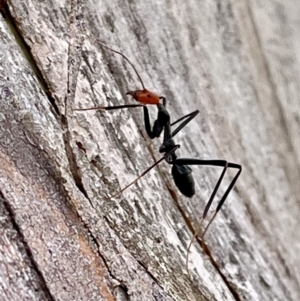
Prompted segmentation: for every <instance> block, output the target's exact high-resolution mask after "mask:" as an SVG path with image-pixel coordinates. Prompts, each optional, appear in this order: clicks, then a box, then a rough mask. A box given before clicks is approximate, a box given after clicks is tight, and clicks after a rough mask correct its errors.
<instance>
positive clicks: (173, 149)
mask: <svg viewBox="0 0 300 301" xmlns="http://www.w3.org/2000/svg"><path fill="white" fill-rule="evenodd" d="M178 148H180V145H174V147H173V148H172V149H171V150H170V151H169V152H168V153H166V154H165V155H164V156H163V157H161V158H160V159H159V160H158V161H156V162H155V163H154V164H152V165H151V166H150V167H148V168H147V169H146V170H145V171H144V172H143V173H142V174H140V175H139V176H138V177H137V178H136V179H135V180H134V181H132V182H131V183H129V184H128V185H126V186H125V187H124V188H122V189H121V190H120V191H118V192H117V193H115V194H114V195H113V196H111V198H114V197H116V196H118V195H120V194H121V193H122V192H123V191H124V190H126V189H127V188H128V187H130V186H131V185H133V184H135V183H136V182H137V181H138V180H139V179H140V178H142V177H143V176H144V175H145V174H147V173H148V172H149V171H150V170H151V169H152V168H154V167H155V166H156V165H158V164H159V163H160V162H161V161H162V160H164V159H166V158H167V157H168V156H170V155H172V154H173V153H174V152H175V151H176V150H177V149H178Z"/></svg>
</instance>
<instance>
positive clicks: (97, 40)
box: [92, 37, 146, 90]
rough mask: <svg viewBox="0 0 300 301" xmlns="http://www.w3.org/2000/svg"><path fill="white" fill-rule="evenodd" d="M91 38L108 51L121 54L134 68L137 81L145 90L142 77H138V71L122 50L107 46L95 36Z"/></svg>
mask: <svg viewBox="0 0 300 301" xmlns="http://www.w3.org/2000/svg"><path fill="white" fill-rule="evenodd" d="M92 39H94V40H95V41H96V42H97V43H99V44H101V45H102V46H103V47H105V48H107V49H109V50H110V51H112V52H115V53H117V54H119V55H121V56H122V57H123V59H124V60H125V61H126V62H127V63H128V64H129V65H130V66H131V67H132V69H133V70H134V72H135V74H136V75H137V77H138V78H139V81H140V83H141V85H142V87H143V90H146V88H145V85H144V83H143V80H142V78H141V77H140V75H139V73H138V72H137V70H136V68H135V67H134V65H133V64H132V63H131V61H130V60H129V59H128V58H127V56H126V55H125V54H123V53H122V52H120V51H117V50H115V49H113V48H111V47H109V46H107V45H106V44H105V43H104V42H102V41H100V40H99V39H98V38H96V37H92Z"/></svg>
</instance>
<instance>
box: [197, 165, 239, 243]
mask: <svg viewBox="0 0 300 301" xmlns="http://www.w3.org/2000/svg"><path fill="white" fill-rule="evenodd" d="M228 167H229V168H237V169H238V170H239V171H238V173H237V174H236V175H235V177H234V178H233V180H232V181H231V183H230V185H229V186H228V188H227V190H226V191H225V193H224V195H223V197H222V198H221V200H220V202H219V204H218V206H217V209H216V212H215V213H214V215H213V216H212V218H211V219H210V220H209V222H208V224H207V226H206V228H205V229H204V231H203V234H202V237H201V238H202V239H203V238H204V235H205V233H206V232H207V230H208V228H209V226H210V225H211V223H212V222H213V220H214V219H215V217H216V215H217V214H218V212H219V211H220V210H221V207H222V206H223V204H224V202H225V200H226V198H227V196H228V194H229V192H230V191H231V189H232V188H233V186H234V185H235V182H236V181H237V179H238V177H239V176H240V174H241V172H242V166H241V165H239V164H234V163H228Z"/></svg>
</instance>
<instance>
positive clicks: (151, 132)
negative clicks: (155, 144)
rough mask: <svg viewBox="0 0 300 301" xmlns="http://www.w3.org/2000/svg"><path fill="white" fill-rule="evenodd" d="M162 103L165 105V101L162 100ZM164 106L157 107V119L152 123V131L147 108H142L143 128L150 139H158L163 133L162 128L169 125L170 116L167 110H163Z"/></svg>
mask: <svg viewBox="0 0 300 301" xmlns="http://www.w3.org/2000/svg"><path fill="white" fill-rule="evenodd" d="M163 103H164V104H165V103H166V101H165V99H163ZM164 104H158V105H157V109H158V112H157V119H156V120H155V121H154V123H153V128H152V129H151V123H150V117H149V112H148V108H147V107H146V106H144V107H143V109H144V122H145V128H146V132H147V134H148V136H149V137H150V138H151V139H154V138H158V137H159V136H160V135H161V133H162V132H163V130H164V128H165V127H166V126H167V125H168V124H169V123H170V115H169V112H168V111H167V109H166V108H165V106H164Z"/></svg>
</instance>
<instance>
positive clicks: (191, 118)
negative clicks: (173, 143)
mask: <svg viewBox="0 0 300 301" xmlns="http://www.w3.org/2000/svg"><path fill="white" fill-rule="evenodd" d="M198 114H199V110H196V111H194V112H192V113H189V114H187V115H185V116H183V117H181V118H179V119H177V120H176V121H174V122H172V123H171V124H170V125H171V126H172V125H175V124H176V123H178V122H180V121H181V120H184V119H186V120H185V121H184V122H182V123H181V124H180V125H179V126H178V127H177V128H176V129H175V130H174V131H173V132H172V138H173V137H174V136H175V135H176V134H177V133H178V132H179V131H181V130H182V129H183V128H184V127H185V126H186V125H187V124H188V123H189V122H191V121H192V120H193V119H194V118H195V117H196V116H197V115H198Z"/></svg>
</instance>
